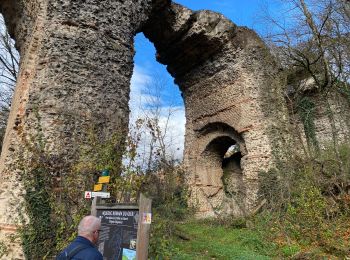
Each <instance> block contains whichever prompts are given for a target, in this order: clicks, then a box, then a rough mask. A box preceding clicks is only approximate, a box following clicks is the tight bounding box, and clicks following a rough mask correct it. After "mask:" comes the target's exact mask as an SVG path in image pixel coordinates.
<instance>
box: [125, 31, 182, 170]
mask: <svg viewBox="0 0 350 260" xmlns="http://www.w3.org/2000/svg"><path fill="white" fill-rule="evenodd" d="M134 46H135V50H136V54H135V56H134V70H133V76H132V79H131V89H130V90H131V91H130V101H129V107H130V117H129V122H130V123H129V129H130V131H131V132H132V131H133V130H136V131H138V132H140V133H141V135H142V137H141V143H140V146H139V151H138V153H139V155H140V159H139V160H138V162H137V164H138V166H140V167H141V168H142V169H143V170H145V171H156V170H157V167H159V165H158V164H159V162H160V161H164V160H166V161H168V162H171V163H175V164H177V163H180V162H182V160H183V150H184V135H185V111H184V101H183V98H182V96H181V92H180V90H179V87H178V86H177V85H176V84H175V83H174V78H173V77H172V76H171V75H170V74H169V72H168V71H167V70H166V66H165V65H163V64H161V63H159V62H157V60H156V49H155V47H154V45H153V43H151V42H150V41H149V40H148V39H147V38H146V37H145V36H144V35H143V33H138V34H137V35H136V36H135V37H134ZM136 122H142V124H141V126H140V125H139V126H138V127H140V128H139V129H135V126H136V125H135V123H136ZM155 133H158V134H155Z"/></svg>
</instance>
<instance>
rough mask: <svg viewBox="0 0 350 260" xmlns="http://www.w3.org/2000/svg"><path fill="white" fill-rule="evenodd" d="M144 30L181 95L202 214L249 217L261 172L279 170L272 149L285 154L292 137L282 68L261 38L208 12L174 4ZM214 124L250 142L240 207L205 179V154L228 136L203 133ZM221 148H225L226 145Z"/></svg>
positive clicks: (187, 147) (190, 168)
mask: <svg viewBox="0 0 350 260" xmlns="http://www.w3.org/2000/svg"><path fill="white" fill-rule="evenodd" d="M143 32H144V33H145V35H146V37H148V38H149V39H150V41H151V42H153V43H154V45H155V47H156V49H157V59H158V61H160V62H161V63H163V64H166V65H167V69H168V71H169V72H170V74H171V75H172V76H173V77H174V78H175V82H176V83H177V84H178V85H179V86H180V89H181V91H182V95H183V98H184V101H185V108H186V136H185V154H184V162H185V165H186V168H187V172H188V176H187V177H188V180H189V184H190V186H191V190H192V194H191V196H192V199H193V201H194V204H195V205H197V206H198V209H199V213H200V214H199V215H200V216H212V215H214V214H215V213H223V212H226V213H231V214H232V213H233V214H235V215H242V214H245V213H248V212H249V211H251V210H253V209H254V208H255V207H256V205H257V202H258V177H259V172H260V171H265V170H267V169H269V167H271V166H272V165H273V162H274V159H275V155H273V154H272V151H273V150H275V151H281V150H283V149H285V147H284V148H283V145H284V144H285V141H286V140H287V139H288V135H287V134H286V133H287V131H288V130H287V129H288V127H287V126H288V115H287V114H288V113H287V108H286V105H285V101H284V100H283V95H282V87H283V85H284V81H283V79H282V77H280V75H279V68H278V66H277V64H276V63H275V62H274V59H273V58H272V57H271V55H270V53H269V51H268V49H267V47H266V46H265V45H264V43H263V41H262V40H261V39H260V38H259V37H258V36H257V35H256V33H255V32H253V31H252V30H250V29H248V28H245V27H238V26H236V25H235V24H233V23H232V22H231V21H229V20H227V19H226V18H225V17H224V16H222V15H221V14H218V13H214V12H210V11H199V12H193V11H191V10H189V9H187V8H185V7H183V6H180V5H178V4H170V5H168V6H167V7H166V8H163V9H162V10H161V11H158V12H154V13H153V15H152V16H151V18H150V20H149V22H148V23H147V24H146V25H145V27H144V28H143ZM215 124H219V125H220V124H221V126H222V125H225V126H227V127H226V131H227V129H232V131H229V132H231V133H236V135H237V136H239V139H241V140H242V141H241V143H244V154H243V157H242V158H241V163H240V164H241V168H242V182H241V183H242V191H244V192H243V194H244V196H241V198H240V201H239V203H238V204H239V205H240V206H239V205H238V204H237V205H236V206H233V207H234V208H232V206H229V205H228V204H230V203H227V198H226V196H225V195H224V193H223V190H222V189H223V185H222V183H221V184H220V183H217V182H218V181H219V180H220V176H218V175H217V176H216V178H214V179H212V180H210V179H207V178H205V176H208V173H207V172H208V170H209V171H210V169H208V167H206V166H203V161H202V160H203V156H200V155H201V154H203V152H205V148H204V147H206V146H207V145H209V144H210V142H212V141H213V140H214V139H215V138H217V137H218V135H222V136H224V135H223V132H222V131H223V129H222V127H217V129H216V130H213V131H212V132H211V133H210V135H212V136H215V137H210V135H208V133H207V134H205V133H203V132H202V131H201V130H202V129H204V128H208V127H209V128H210V125H215ZM212 129H213V128H212ZM226 136H229V135H226ZM232 140H234V138H232ZM216 145H223V146H224V144H223V142H221V144H220V143H216ZM207 158H209V157H207ZM211 163H213V164H215V160H212V161H211ZM204 165H205V164H204ZM214 175H215V174H214ZM219 175H220V174H219ZM204 179H206V180H205V181H204V182H203V180H204ZM211 181H212V182H211ZM242 205H243V206H242Z"/></svg>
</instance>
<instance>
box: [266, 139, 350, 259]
mask: <svg viewBox="0 0 350 260" xmlns="http://www.w3.org/2000/svg"><path fill="white" fill-rule="evenodd" d="M337 151H339V154H337V153H336V152H335V149H334V147H333V144H331V145H330V146H329V147H328V148H325V149H321V150H320V153H319V154H318V155H317V156H314V157H308V156H304V157H303V158H301V157H299V158H295V159H292V160H290V161H289V162H288V166H289V167H288V168H287V169H286V168H284V169H283V170H278V169H275V170H271V171H269V172H267V173H265V174H262V175H261V196H262V197H264V198H266V199H267V200H268V203H267V205H266V208H265V211H264V212H263V213H262V214H260V215H259V218H260V219H268V221H267V222H266V226H267V227H268V229H266V228H263V230H264V232H267V231H268V230H269V229H270V231H271V232H268V233H271V234H270V235H269V236H271V237H272V238H273V239H274V240H276V241H279V243H280V244H281V245H298V246H300V248H304V249H305V248H308V247H309V248H318V249H319V250H321V252H323V253H327V254H330V255H333V256H336V257H340V258H341V257H345V256H346V255H348V254H349V251H348V248H349V246H350V243H349V231H350V225H349V224H348V223H349V219H350V194H349V190H350V162H349V160H348V158H349V156H350V147H349V144H343V145H341V146H340V147H338V149H337ZM338 156H340V160H339V157H338Z"/></svg>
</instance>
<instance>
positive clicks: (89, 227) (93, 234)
mask: <svg viewBox="0 0 350 260" xmlns="http://www.w3.org/2000/svg"><path fill="white" fill-rule="evenodd" d="M100 228H101V219H99V218H96V217H95V216H86V217H84V218H83V219H82V220H81V221H80V223H79V226H78V235H79V236H82V237H85V238H86V239H89V240H90V241H91V242H92V243H94V244H97V241H98V237H99V232H100Z"/></svg>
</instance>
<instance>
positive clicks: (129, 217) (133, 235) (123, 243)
mask: <svg viewBox="0 0 350 260" xmlns="http://www.w3.org/2000/svg"><path fill="white" fill-rule="evenodd" d="M96 216H97V217H99V218H101V231H100V236H99V241H98V250H99V251H100V252H101V254H102V255H103V259H104V260H110V259H111V260H112V259H113V260H134V259H135V260H136V240H137V228H138V221H139V210H138V208H137V207H134V208H124V209H123V208H120V209H117V208H98V207H97V208H96Z"/></svg>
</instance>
